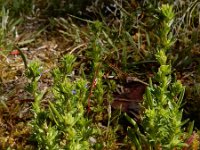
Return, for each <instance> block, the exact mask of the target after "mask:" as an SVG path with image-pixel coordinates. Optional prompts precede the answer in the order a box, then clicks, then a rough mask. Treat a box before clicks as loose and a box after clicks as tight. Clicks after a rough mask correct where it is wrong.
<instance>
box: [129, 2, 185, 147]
mask: <svg viewBox="0 0 200 150" xmlns="http://www.w3.org/2000/svg"><path fill="white" fill-rule="evenodd" d="M160 12H161V14H162V16H163V17H164V18H163V22H162V23H161V26H160V30H159V33H160V41H161V42H160V43H161V45H159V46H158V50H157V53H156V55H155V57H156V59H157V61H158V62H159V64H160V67H159V69H158V72H157V74H156V76H155V81H156V82H157V83H158V84H153V83H152V81H151V79H150V82H149V86H148V87H147V89H146V93H145V95H144V103H143V106H144V107H145V110H144V114H143V118H142V123H141V125H142V129H143V130H144V131H143V132H144V134H142V133H140V131H139V128H138V127H137V125H136V124H135V123H134V121H133V120H132V119H130V118H129V117H127V118H128V119H129V120H130V121H131V122H132V124H133V125H134V126H135V128H136V129H135V130H134V129H132V130H131V129H129V132H130V134H131V135H132V137H133V138H134V139H135V143H136V145H137V147H138V149H142V145H143V144H145V146H146V148H147V149H169V150H171V149H181V148H182V147H184V146H186V144H185V143H184V131H183V130H182V125H183V124H185V122H186V121H183V120H182V109H181V106H182V100H183V95H184V91H185V88H184V87H183V86H182V84H181V82H180V81H178V80H176V79H173V78H172V76H171V73H172V67H171V65H170V62H169V60H168V58H167V54H166V53H167V51H168V50H169V48H170V47H171V46H172V45H173V43H174V39H173V36H172V33H170V30H171V28H170V27H171V25H172V23H173V18H174V13H173V10H172V6H169V5H162V7H161V8H160ZM134 133H136V134H137V135H138V134H139V135H140V138H139V139H137V138H136V137H135V135H134Z"/></svg>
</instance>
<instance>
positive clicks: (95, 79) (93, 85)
mask: <svg viewBox="0 0 200 150" xmlns="http://www.w3.org/2000/svg"><path fill="white" fill-rule="evenodd" d="M99 68H100V64H98V66H97V69H96V71H95V73H94V76H93V79H92V85H91V88H90V93H89V96H88V110H87V111H88V113H89V112H90V98H91V96H92V91H93V89H94V88H95V87H96V85H97V74H98V71H99Z"/></svg>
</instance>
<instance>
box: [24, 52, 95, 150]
mask: <svg viewBox="0 0 200 150" xmlns="http://www.w3.org/2000/svg"><path fill="white" fill-rule="evenodd" d="M75 60H76V59H75V57H74V56H73V55H66V56H64V57H63V58H62V59H61V66H60V67H59V68H56V69H54V70H53V72H52V75H53V78H54V86H53V88H52V92H53V99H52V100H50V101H48V102H49V105H48V108H45V107H44V106H42V103H41V100H42V99H43V95H44V93H45V92H40V90H38V82H39V77H40V74H41V72H40V73H39V72H38V71H39V70H38V69H39V66H40V65H38V63H33V64H30V65H29V67H28V71H27V76H28V77H29V78H31V83H30V85H29V87H31V89H32V90H31V91H32V93H33V95H34V99H35V102H34V103H33V113H34V119H33V120H32V124H31V125H32V127H33V138H34V140H35V141H36V142H37V143H38V148H39V149H45V150H58V149H59V150H61V149H70V150H71V149H73V150H80V149H82V150H88V149H90V145H89V137H90V135H91V134H92V130H91V128H90V121H89V120H88V119H87V117H85V111H86V110H85V109H84V108H85V107H86V105H87V90H88V89H87V81H86V80H84V79H82V78H78V79H76V78H75V77H74V76H73V74H72V71H73V66H74V62H75Z"/></svg>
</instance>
